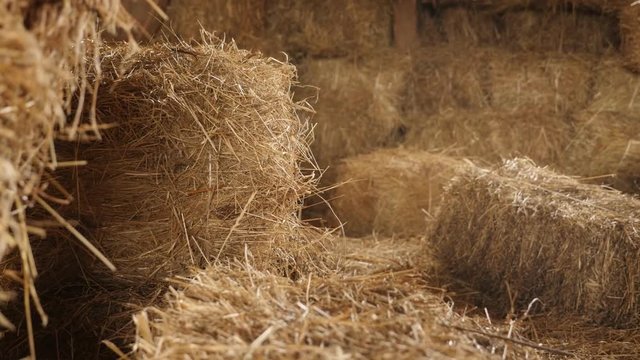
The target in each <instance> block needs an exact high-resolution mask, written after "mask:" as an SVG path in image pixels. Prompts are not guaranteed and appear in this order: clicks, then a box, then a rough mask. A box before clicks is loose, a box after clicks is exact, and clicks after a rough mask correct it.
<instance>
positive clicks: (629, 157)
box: [563, 111, 640, 193]
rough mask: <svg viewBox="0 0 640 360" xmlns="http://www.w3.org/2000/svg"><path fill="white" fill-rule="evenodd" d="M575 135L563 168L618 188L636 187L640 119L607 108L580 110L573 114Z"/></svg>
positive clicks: (630, 189)
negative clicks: (595, 110) (603, 109)
mask: <svg viewBox="0 0 640 360" xmlns="http://www.w3.org/2000/svg"><path fill="white" fill-rule="evenodd" d="M574 126H575V128H576V135H575V137H574V139H572V141H571V143H570V145H569V146H568V148H567V153H566V155H565V156H566V158H565V159H564V166H563V168H565V169H567V171H568V172H569V173H572V174H579V175H581V176H583V177H587V178H594V179H593V180H594V181H596V182H597V183H605V184H608V185H611V186H613V187H615V188H616V189H618V190H621V191H624V192H628V193H638V191H639V190H640V183H638V182H637V180H638V179H640V122H638V119H637V118H635V117H633V116H631V115H629V114H626V113H619V112H611V111H602V112H590V111H584V112H581V113H578V114H576V115H575V117H574Z"/></svg>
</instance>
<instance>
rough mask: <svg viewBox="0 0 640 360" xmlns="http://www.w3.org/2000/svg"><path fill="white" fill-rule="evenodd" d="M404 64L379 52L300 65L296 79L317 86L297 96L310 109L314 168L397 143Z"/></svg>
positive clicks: (400, 129) (392, 55)
mask: <svg viewBox="0 0 640 360" xmlns="http://www.w3.org/2000/svg"><path fill="white" fill-rule="evenodd" d="M410 63H411V59H410V58H409V57H404V56H401V57H399V56H398V54H397V53H395V52H385V53H380V54H377V55H376V56H375V57H372V58H371V60H362V61H357V60H347V59H320V60H311V61H307V62H306V63H304V64H303V65H301V66H300V73H301V75H300V77H301V81H302V82H303V83H305V84H312V85H313V86H314V87H317V88H312V87H307V88H305V89H300V90H299V92H300V94H298V95H299V96H300V97H307V99H308V100H309V101H310V102H312V103H313V107H314V109H315V111H316V115H315V116H314V123H315V124H316V125H315V131H314V132H315V134H316V135H315V137H316V140H315V141H314V142H313V144H312V150H313V152H314V155H315V157H316V160H317V161H318V164H319V165H320V167H322V168H324V167H327V166H329V165H331V164H335V163H336V162H337V160H339V159H342V158H344V157H347V156H353V155H358V154H362V153H367V152H369V151H371V150H373V149H375V148H379V147H384V146H389V145H393V144H394V143H397V142H398V140H399V138H401V137H402V135H403V127H402V95H403V94H402V91H403V88H404V86H405V82H406V81H407V77H408V74H407V67H408V66H409V64H410ZM314 96H317V98H314Z"/></svg>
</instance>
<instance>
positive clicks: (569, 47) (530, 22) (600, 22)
mask: <svg viewBox="0 0 640 360" xmlns="http://www.w3.org/2000/svg"><path fill="white" fill-rule="evenodd" d="M502 21H503V22H504V33H503V36H502V37H501V39H502V40H503V41H504V42H505V44H506V45H507V46H509V47H512V48H513V49H514V50H524V51H537V52H547V51H557V52H578V53H592V54H602V53H606V52H607V51H610V50H612V49H615V48H616V47H617V46H618V44H619V42H620V40H619V38H618V29H617V26H618V22H617V19H616V18H615V17H613V16H602V15H600V14H592V13H581V12H576V11H572V12H566V11H555V12H548V11H539V10H531V9H525V10H520V11H508V12H505V13H504V14H503V15H502Z"/></svg>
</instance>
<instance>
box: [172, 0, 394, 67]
mask: <svg viewBox="0 0 640 360" xmlns="http://www.w3.org/2000/svg"><path fill="white" fill-rule="evenodd" d="M167 14H168V15H169V18H170V19H171V20H170V22H169V25H170V27H171V28H172V29H173V30H174V31H175V33H176V35H178V36H179V37H180V38H183V39H186V40H189V39H196V40H197V39H198V38H199V29H200V26H201V25H202V27H204V28H205V29H207V30H210V31H216V32H221V33H226V34H227V36H228V37H230V38H233V39H235V40H236V41H237V42H238V44H239V45H240V46H241V47H243V48H251V49H259V50H262V51H265V52H267V53H274V54H277V53H278V52H280V51H286V53H287V54H289V55H291V56H295V57H301V56H306V55H311V56H320V57H335V56H345V55H352V54H353V53H354V52H361V53H366V52H368V51H371V50H374V49H376V48H381V47H386V46H388V45H390V43H391V32H390V30H391V1H388V0H384V1H378V0H345V1H339V2H335V3H328V2H326V1H322V0H311V1H297V0H278V1H264V0H242V1H228V0H214V1H200V0H179V1H173V2H171V4H170V5H169V8H168V9H167Z"/></svg>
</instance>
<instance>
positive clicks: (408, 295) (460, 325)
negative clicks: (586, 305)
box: [134, 239, 562, 359]
mask: <svg viewBox="0 0 640 360" xmlns="http://www.w3.org/2000/svg"><path fill="white" fill-rule="evenodd" d="M334 246H335V248H334V250H333V251H337V252H338V253H339V257H340V259H341V260H340V264H341V265H340V266H339V267H338V268H337V269H336V270H334V271H332V272H329V273H327V274H324V275H316V274H314V273H309V274H307V275H305V276H303V277H302V278H301V279H299V280H298V281H292V280H290V279H286V278H282V277H279V276H274V275H273V274H271V273H268V272H261V271H258V270H256V269H255V267H254V266H253V265H252V260H251V256H250V255H248V257H247V260H246V261H242V262H235V263H227V264H221V265H218V266H214V267H210V268H208V269H207V270H205V271H203V272H199V273H197V274H195V275H194V276H191V277H188V278H179V279H176V280H175V281H174V282H173V285H172V287H171V288H170V290H169V292H168V294H167V301H168V304H167V306H165V307H160V308H157V307H156V308H149V309H146V310H145V311H144V312H142V313H140V314H138V315H136V318H135V319H136V326H137V341H136V344H135V347H134V349H135V350H134V353H135V356H136V358H138V359H183V358H185V357H187V358H197V359H206V358H212V357H215V358H225V359H226V358H229V359H235V358H240V357H242V358H256V357H258V358H265V357H268V358H276V359H290V358H305V359H307V358H309V359H336V358H353V359H370V358H381V359H386V358H402V359H412V358H429V359H493V358H496V359H497V358H501V357H502V356H509V357H513V358H525V357H528V358H533V359H537V358H540V356H544V354H545V350H543V349H544V348H545V347H544V346H540V345H538V344H534V343H531V342H529V341H528V340H526V339H523V338H521V337H520V336H519V335H518V333H519V326H520V325H519V324H518V323H517V322H513V323H511V324H510V323H504V322H501V321H495V323H493V324H492V323H491V320H488V319H487V318H486V316H485V315H484V314H482V315H481V316H478V315H477V314H478V313H477V312H474V315H468V313H466V312H465V311H464V310H463V309H458V308H456V307H455V306H454V304H453V303H451V302H445V300H444V299H443V297H442V293H441V292H440V290H439V289H437V288H432V287H430V286H429V282H428V281H426V280H425V274H426V273H429V271H430V269H429V268H428V266H427V267H425V266H424V265H425V264H427V262H425V261H426V259H427V258H428V257H427V256H426V255H427V254H424V253H422V254H420V252H421V250H420V249H421V247H422V246H423V245H422V241H421V240H419V239H412V240H400V241H399V240H390V239H386V240H377V239H365V240H357V239H345V240H341V241H339V242H337V243H335V244H334ZM416 254H420V256H421V257H423V263H422V266H421V267H416V264H414V261H413V259H415V255H416ZM468 310H469V314H470V313H471V312H473V311H471V309H468ZM531 346H533V347H531ZM548 350H549V351H551V352H553V353H558V354H562V351H558V350H557V349H548Z"/></svg>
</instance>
